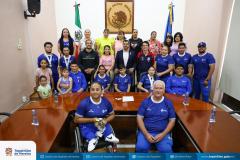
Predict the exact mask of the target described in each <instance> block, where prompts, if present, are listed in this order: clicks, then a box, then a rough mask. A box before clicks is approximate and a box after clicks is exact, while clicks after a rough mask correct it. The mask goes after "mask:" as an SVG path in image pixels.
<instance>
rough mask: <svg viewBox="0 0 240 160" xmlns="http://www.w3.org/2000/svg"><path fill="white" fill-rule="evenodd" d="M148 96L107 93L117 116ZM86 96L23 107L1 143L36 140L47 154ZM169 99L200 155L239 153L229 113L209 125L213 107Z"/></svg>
mask: <svg viewBox="0 0 240 160" xmlns="http://www.w3.org/2000/svg"><path fill="white" fill-rule="evenodd" d="M148 95H149V94H147V93H142V92H141V93H106V94H105V97H107V98H108V99H109V101H111V103H112V105H113V108H114V110H115V111H116V112H129V111H130V112H134V113H136V111H137V110H138V107H139V105H140V103H141V102H142V100H143V99H144V98H146V97H147V96H148ZM86 96H89V93H81V94H79V93H75V94H68V95H63V96H59V102H58V103H57V104H56V103H54V100H53V98H49V99H47V100H42V101H39V102H35V103H32V104H29V105H27V106H25V107H23V108H22V111H17V112H16V113H15V114H14V115H13V116H12V117H11V118H9V120H7V121H6V122H4V123H3V124H2V126H1V127H0V139H1V140H34V141H35V142H36V143H37V150H38V152H47V151H48V150H49V147H50V146H51V143H53V141H54V138H55V137H56V135H57V132H59V130H60V129H61V127H62V125H63V123H64V121H65V119H66V117H67V112H69V111H71V110H75V109H76V107H77V106H78V104H79V102H80V101H81V100H82V99H83V98H85V97H86ZM122 96H133V97H134V102H122V100H118V98H122ZM166 97H167V98H169V99H170V100H171V101H172V102H173V104H174V107H175V110H176V114H177V116H178V118H179V122H180V124H181V125H182V127H183V128H184V129H185V131H186V132H187V134H188V135H189V136H190V138H191V139H192V140H193V141H194V143H195V145H196V147H198V149H199V151H201V152H240V143H239V142H240V134H239V133H240V123H239V122H238V121H237V120H235V119H234V118H232V117H231V116H230V115H229V114H228V113H226V112H224V111H222V110H220V109H217V114H216V121H217V122H216V123H215V124H212V125H210V124H209V122H208V121H209V117H210V110H211V108H212V105H211V104H209V103H205V102H202V101H199V100H196V99H190V105H189V106H188V107H185V106H183V104H182V101H183V97H181V96H175V95H169V94H166ZM32 108H37V109H38V110H37V111H38V115H39V116H40V127H39V128H38V129H37V130H38V133H39V135H40V136H39V137H38V136H37V135H34V134H36V133H35V132H34V131H35V130H36V129H33V127H32V126H31V123H30V122H31V110H30V109H32ZM53 113H54V114H53ZM41 117H42V119H41ZM46 117H47V118H46ZM48 119H49V120H48ZM41 121H42V122H41ZM19 123H20V125H19ZM9 126H10V128H9ZM47 126H48V127H49V128H50V130H52V131H51V132H49V131H48V127H47ZM25 130H29V131H27V132H25ZM13 132H14V133H13ZM12 133H13V134H12ZM18 133H21V134H18ZM36 137H38V138H36ZM44 146H46V147H44Z"/></svg>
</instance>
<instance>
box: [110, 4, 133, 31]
mask: <svg viewBox="0 0 240 160" xmlns="http://www.w3.org/2000/svg"><path fill="white" fill-rule="evenodd" d="M133 26H134V0H105V28H107V29H109V31H110V33H118V31H119V30H121V31H123V32H124V33H132V30H133Z"/></svg>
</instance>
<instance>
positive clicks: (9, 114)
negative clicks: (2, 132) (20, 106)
mask: <svg viewBox="0 0 240 160" xmlns="http://www.w3.org/2000/svg"><path fill="white" fill-rule="evenodd" d="M0 116H7V117H10V116H11V113H8V112H0ZM1 122H2V120H1V118H0V125H1Z"/></svg>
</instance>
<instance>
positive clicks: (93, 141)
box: [88, 138, 98, 152]
mask: <svg viewBox="0 0 240 160" xmlns="http://www.w3.org/2000/svg"><path fill="white" fill-rule="evenodd" d="M97 143H98V139H97V138H93V139H91V140H90V141H89V142H88V152H91V151H93V150H94V149H95V147H96V145H97Z"/></svg>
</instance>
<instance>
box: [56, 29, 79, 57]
mask: <svg viewBox="0 0 240 160" xmlns="http://www.w3.org/2000/svg"><path fill="white" fill-rule="evenodd" d="M64 47H68V48H69V49H70V55H73V54H74V53H75V52H76V44H75V42H74V40H73V38H72V37H71V35H70V33H69V30H68V29H67V28H63V30H62V34H61V38H60V39H59V40H58V52H59V54H60V56H63V48H64Z"/></svg>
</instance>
